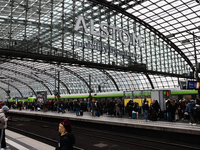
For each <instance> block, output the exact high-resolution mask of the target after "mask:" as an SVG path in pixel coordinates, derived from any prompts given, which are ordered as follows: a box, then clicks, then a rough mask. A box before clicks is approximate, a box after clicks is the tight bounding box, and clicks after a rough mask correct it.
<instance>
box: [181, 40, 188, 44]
mask: <svg viewBox="0 0 200 150" xmlns="http://www.w3.org/2000/svg"><path fill="white" fill-rule="evenodd" d="M181 43H182V44H188V43H190V40H189V39H186V40H183V41H181Z"/></svg>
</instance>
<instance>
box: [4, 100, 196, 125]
mask: <svg viewBox="0 0 200 150" xmlns="http://www.w3.org/2000/svg"><path fill="white" fill-rule="evenodd" d="M2 105H7V106H8V107H9V108H11V107H12V108H13V109H19V110H22V109H30V110H33V111H34V110H35V111H36V110H43V111H53V112H62V113H66V112H67V111H69V112H74V113H75V114H76V116H80V115H83V112H90V113H91V115H92V116H98V117H99V116H101V115H103V114H107V115H111V116H117V117H122V116H123V115H124V114H128V117H129V118H132V112H135V113H136V118H138V115H140V116H142V115H144V118H145V120H146V121H150V120H151V121H157V119H160V118H163V119H164V120H168V121H178V120H185V121H187V120H188V121H189V123H190V124H191V125H196V123H197V122H198V121H200V108H199V107H200V100H199V99H195V100H192V99H188V100H185V99H183V100H176V99H168V100H166V109H165V110H161V107H160V105H159V102H158V100H153V101H151V102H150V103H149V102H148V101H147V99H146V98H145V99H144V100H143V103H142V106H139V104H138V103H137V102H134V101H132V100H130V101H128V102H127V104H125V105H124V101H123V100H122V99H118V100H112V99H108V100H101V101H97V100H91V101H82V100H80V101H79V100H65V99H60V100H59V101H58V100H49V101H47V102H46V103H37V101H35V102H18V103H17V104H16V102H4V103H3V104H2ZM0 106H1V103H0Z"/></svg>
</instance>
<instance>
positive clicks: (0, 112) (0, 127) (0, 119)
mask: <svg viewBox="0 0 200 150" xmlns="http://www.w3.org/2000/svg"><path fill="white" fill-rule="evenodd" d="M8 110H9V108H8V107H7V106H3V107H2V109H0V148H1V150H4V148H8V146H6V140H5V128H6V127H7V121H8V118H9V117H7V118H6V117H5V113H6V112H7V111H8Z"/></svg>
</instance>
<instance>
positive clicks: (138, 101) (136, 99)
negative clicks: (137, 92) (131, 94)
mask: <svg viewBox="0 0 200 150" xmlns="http://www.w3.org/2000/svg"><path fill="white" fill-rule="evenodd" d="M146 99H147V101H148V103H149V106H150V104H151V98H146ZM130 100H131V101H132V99H130V98H129V99H124V106H127V103H128V102H129V101H130ZM133 102H137V103H138V104H139V106H142V103H143V102H144V99H143V100H142V102H141V98H134V99H133Z"/></svg>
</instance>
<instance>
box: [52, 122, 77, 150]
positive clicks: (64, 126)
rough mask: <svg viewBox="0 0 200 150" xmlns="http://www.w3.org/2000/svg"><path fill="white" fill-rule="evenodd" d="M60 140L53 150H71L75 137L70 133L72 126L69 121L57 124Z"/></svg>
mask: <svg viewBox="0 0 200 150" xmlns="http://www.w3.org/2000/svg"><path fill="white" fill-rule="evenodd" d="M59 132H60V140H59V141H58V144H57V146H56V149H55V150H73V145H74V144H75V137H74V134H73V133H71V132H72V125H71V123H70V121H68V120H66V119H65V120H64V121H62V122H60V124H59Z"/></svg>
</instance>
